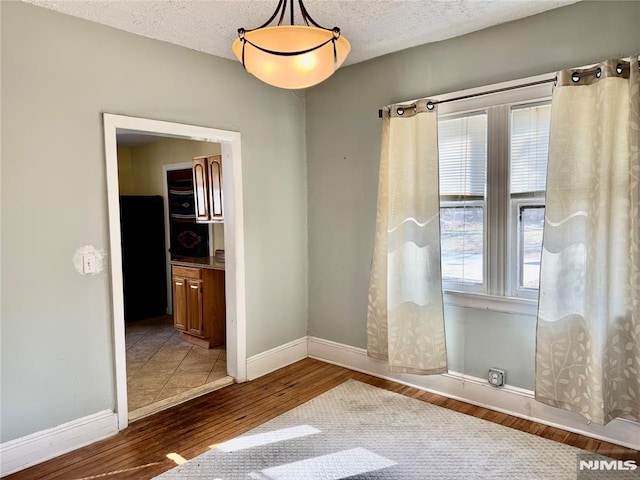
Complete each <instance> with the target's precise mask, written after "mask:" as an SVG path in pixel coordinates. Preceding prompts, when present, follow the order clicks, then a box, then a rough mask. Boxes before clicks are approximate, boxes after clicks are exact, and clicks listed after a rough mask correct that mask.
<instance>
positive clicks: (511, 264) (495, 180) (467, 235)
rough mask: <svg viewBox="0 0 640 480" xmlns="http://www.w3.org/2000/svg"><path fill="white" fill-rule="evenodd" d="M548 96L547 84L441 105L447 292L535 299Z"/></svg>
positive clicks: (542, 213) (442, 184) (443, 228)
mask: <svg viewBox="0 0 640 480" xmlns="http://www.w3.org/2000/svg"><path fill="white" fill-rule="evenodd" d="M452 96H455V94H452ZM549 96H550V86H547V85H544V86H536V87H535V88H529V89H523V91H519V90H517V91H510V92H507V93H505V94H499V95H487V96H486V97H478V98H474V99H472V100H470V101H465V102H466V103H465V102H452V103H451V104H442V105H440V106H439V123H438V144H439V145H438V147H439V156H440V162H439V163H440V173H439V175H440V228H441V246H442V278H443V286H444V288H445V291H448V292H461V293H463V294H480V295H482V296H486V298H489V297H503V298H505V297H520V298H523V299H527V298H528V299H535V298H537V293H538V278H539V273H540V256H541V251H542V231H543V226H544V195H545V185H546V169H547V156H548V148H549V144H548V143H549V140H548V138H549V124H550V117H551V115H550V113H551V112H550V111H551V107H550V104H549V103H550V102H549ZM443 107H444V108H443Z"/></svg>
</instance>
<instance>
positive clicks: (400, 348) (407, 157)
mask: <svg viewBox="0 0 640 480" xmlns="http://www.w3.org/2000/svg"><path fill="white" fill-rule="evenodd" d="M427 102H428V101H427V100H420V101H419V102H416V104H414V105H411V106H406V107H403V106H401V105H393V106H391V107H390V108H389V109H388V110H387V111H386V112H385V115H384V117H383V128H382V149H381V156H380V180H379V185H378V210H377V218H376V235H375V245H374V252H373V263H372V266H371V277H370V284H369V304H368V312H367V337H368V343H367V352H368V355H369V356H370V357H373V358H377V359H381V360H388V362H389V369H390V371H392V372H402V373H417V374H425V375H426V374H436V373H442V372H446V371H447V355H446V350H445V336H444V315H443V301H442V277H441V273H440V213H439V212H440V197H439V191H438V116H437V112H436V108H435V107H434V108H433V109H432V110H429V108H427Z"/></svg>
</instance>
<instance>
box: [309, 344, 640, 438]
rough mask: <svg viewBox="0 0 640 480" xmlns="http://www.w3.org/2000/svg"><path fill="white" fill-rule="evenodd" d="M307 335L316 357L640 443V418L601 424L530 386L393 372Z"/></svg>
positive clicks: (360, 350) (540, 419)
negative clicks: (542, 398)
mask: <svg viewBox="0 0 640 480" xmlns="http://www.w3.org/2000/svg"><path fill="white" fill-rule="evenodd" d="M308 338H309V340H308V347H307V351H308V355H309V357H311V358H315V359H317V360H322V361H324V362H328V363H333V364H335V365H340V366H342V367H346V368H349V369H351V370H356V371H358V372H363V373H368V374H370V375H374V376H376V377H380V378H384V379H387V380H392V381H394V382H398V383H401V384H403V385H408V386H410V387H415V388H418V389H420V390H425V391H428V392H431V393H436V394H439V395H443V396H445V397H449V398H453V399H456V400H461V401H463V402H467V403H471V404H473V405H478V406H481V407H485V408H489V409H491V410H496V411H498V412H502V413H507V414H509V415H513V416H515V417H520V418H525V419H527V420H532V421H534V422H539V423H542V424H544V425H549V426H552V427H557V428H561V429H563V430H567V431H570V432H574V433H579V434H581V435H586V436H588V437H592V438H596V439H598V440H603V441H606V442H610V443H614V444H616V445H621V446H624V447H628V448H633V449H635V450H639V449H640V424H639V423H635V422H631V421H628V420H622V419H615V420H613V421H611V422H610V423H609V424H607V425H604V426H603V425H596V424H594V423H589V422H587V421H586V420H585V419H584V418H582V417H581V416H579V415H577V414H575V413H572V412H567V411H565V410H561V409H558V408H554V407H551V406H549V405H545V404H543V403H540V402H537V401H536V400H535V399H534V397H533V392H532V391H530V390H525V389H522V388H518V387H513V386H509V385H506V386H505V387H500V388H496V387H493V386H491V385H489V383H488V382H487V381H486V380H484V379H481V378H477V377H470V376H467V375H462V374H459V373H453V372H450V373H447V374H443V375H428V376H421V375H410V374H398V373H391V372H389V369H388V366H387V363H386V362H383V361H380V360H376V359H373V358H370V357H368V356H367V351H366V350H365V349H363V348H356V347H352V346H349V345H344V344H341V343H337V342H332V341H329V340H324V339H321V338H317V337H311V336H310V337H308Z"/></svg>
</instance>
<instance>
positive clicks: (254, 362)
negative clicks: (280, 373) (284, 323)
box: [247, 336, 307, 380]
mask: <svg viewBox="0 0 640 480" xmlns="http://www.w3.org/2000/svg"><path fill="white" fill-rule="evenodd" d="M303 358H307V337H306V336H305V337H300V338H298V339H297V340H293V341H292V342H289V343H285V344H284V345H280V346H278V347H275V348H272V349H271V350H267V351H266V352H262V353H258V354H257V355H253V356H252V357H249V358H247V378H248V379H249V380H255V379H256V378H258V377H262V376H263V375H266V374H267V373H271V372H273V371H275V370H278V369H279V368H282V367H286V366H287V365H291V364H292V363H294V362H297V361H298V360H302V359H303Z"/></svg>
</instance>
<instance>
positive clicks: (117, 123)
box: [103, 113, 247, 430]
mask: <svg viewBox="0 0 640 480" xmlns="http://www.w3.org/2000/svg"><path fill="white" fill-rule="evenodd" d="M103 123H104V147H105V167H106V175H107V205H108V220H109V246H110V255H111V258H110V260H111V261H110V263H111V300H112V316H113V352H114V353H113V355H114V369H115V376H116V384H115V396H116V405H115V411H116V413H117V415H118V428H119V429H120V430H123V429H124V428H126V427H127V426H128V424H129V420H128V407H127V368H126V345H125V323H124V295H123V281H122V247H121V243H120V242H121V237H120V193H119V192H120V188H119V181H118V152H117V139H116V134H117V131H118V130H125V131H127V132H137V133H146V134H152V135H159V136H162V137H170V138H181V139H185V140H196V141H201V142H202V141H204V142H215V143H219V144H221V149H222V164H223V167H224V168H223V170H222V177H223V178H222V185H223V189H224V192H225V195H224V217H225V230H224V243H225V257H226V261H225V288H226V299H227V304H226V307H227V312H226V313H227V322H226V327H227V339H226V340H227V373H228V374H229V375H230V376H232V377H233V378H234V379H235V380H236V382H244V381H246V379H247V352H246V290H245V250H244V216H243V212H244V210H243V202H242V153H241V136H240V133H239V132H232V131H228V130H219V129H215V128H208V127H199V126H195V125H186V124H181V123H173V122H165V121H160V120H151V119H146V118H138V117H129V116H125V115H115V114H110V113H104V114H103Z"/></svg>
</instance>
